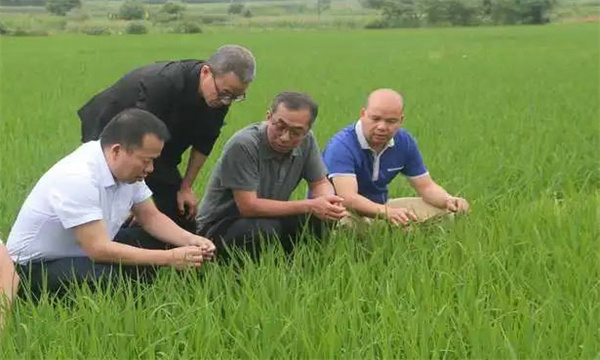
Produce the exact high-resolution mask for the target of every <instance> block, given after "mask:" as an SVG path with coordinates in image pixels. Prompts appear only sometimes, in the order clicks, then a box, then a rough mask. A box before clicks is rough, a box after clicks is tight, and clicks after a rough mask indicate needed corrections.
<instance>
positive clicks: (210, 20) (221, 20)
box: [202, 15, 228, 25]
mask: <svg viewBox="0 0 600 360" xmlns="http://www.w3.org/2000/svg"><path fill="white" fill-rule="evenodd" d="M227 21H228V19H227V16H225V15H204V16H202V23H203V24H206V25H209V24H225V23H227Z"/></svg>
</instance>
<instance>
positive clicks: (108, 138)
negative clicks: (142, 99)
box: [100, 108, 170, 149]
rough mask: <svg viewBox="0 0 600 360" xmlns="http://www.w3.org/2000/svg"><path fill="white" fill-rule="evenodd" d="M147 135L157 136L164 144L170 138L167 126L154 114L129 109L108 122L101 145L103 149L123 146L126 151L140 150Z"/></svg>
mask: <svg viewBox="0 0 600 360" xmlns="http://www.w3.org/2000/svg"><path fill="white" fill-rule="evenodd" d="M146 134H153V135H156V137H157V138H158V139H159V140H161V141H163V142H167V141H168V140H169V138H170V135H169V130H168V129H167V126H166V125H165V123H164V122H162V121H161V120H160V119H159V118H157V117H156V116H155V115H154V114H152V113H151V112H149V111H146V110H142V109H137V108H129V109H125V110H123V111H121V112H120V113H118V114H117V115H115V117H114V118H112V119H111V120H110V121H109V122H108V124H107V125H106V127H105V128H104V130H102V133H100V144H101V145H102V147H103V148H105V147H107V146H110V145H114V144H121V145H123V146H124V147H125V148H126V149H133V148H139V147H141V146H142V142H143V141H144V136H145V135H146Z"/></svg>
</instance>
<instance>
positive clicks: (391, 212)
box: [383, 207, 419, 226]
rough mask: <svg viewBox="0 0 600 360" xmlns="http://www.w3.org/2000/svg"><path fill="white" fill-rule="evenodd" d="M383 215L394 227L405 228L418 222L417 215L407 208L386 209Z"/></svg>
mask: <svg viewBox="0 0 600 360" xmlns="http://www.w3.org/2000/svg"><path fill="white" fill-rule="evenodd" d="M383 215H385V217H386V218H387V220H388V221H389V222H391V223H392V224H394V225H402V226H407V225H408V224H410V223H411V222H417V221H419V218H417V215H415V213H414V212H413V211H412V210H410V209H407V208H392V207H386V208H385V213H384V214H383Z"/></svg>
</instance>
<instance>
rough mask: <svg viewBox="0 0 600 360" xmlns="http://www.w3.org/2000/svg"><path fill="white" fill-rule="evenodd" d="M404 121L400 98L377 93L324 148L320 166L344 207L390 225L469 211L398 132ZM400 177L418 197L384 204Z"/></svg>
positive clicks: (407, 137)
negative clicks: (440, 184) (355, 117)
mask: <svg viewBox="0 0 600 360" xmlns="http://www.w3.org/2000/svg"><path fill="white" fill-rule="evenodd" d="M403 122H404V101H403V99H402V96H401V95H400V94H399V93H397V92H396V91H394V90H390V89H379V90H376V91H374V92H372V93H371V94H370V95H369V98H368V99H367V103H366V105H365V107H364V108H362V109H361V111H360V119H359V120H358V121H357V122H356V123H354V124H352V125H350V126H348V127H346V128H345V129H343V130H342V131H340V132H338V133H337V134H335V135H334V136H333V138H332V139H331V140H330V142H329V143H328V144H327V146H326V147H325V150H324V152H323V161H324V163H325V165H326V166H327V169H328V171H329V175H328V176H329V178H330V179H331V181H332V182H333V185H334V186H335V190H336V192H337V194H338V195H339V196H341V197H343V198H344V206H346V207H347V208H348V209H349V210H350V209H351V210H353V211H354V212H355V213H358V214H360V215H362V216H364V217H366V218H375V217H381V218H384V219H387V220H388V221H389V222H390V223H392V224H394V225H408V224H409V223H411V222H422V221H426V220H429V219H432V218H435V217H440V216H444V215H447V214H451V213H457V212H458V213H460V212H466V211H468V209H469V203H468V202H467V201H466V200H465V199H463V198H460V197H455V196H451V195H450V194H448V193H447V192H446V190H444V189H443V188H442V187H441V186H439V185H438V184H436V183H435V182H434V181H433V179H432V178H431V176H430V175H429V172H428V171H427V168H426V167H425V165H424V163H423V160H422V158H421V154H420V152H419V149H418V147H417V143H416V142H415V140H414V138H413V137H412V136H411V135H410V134H409V133H408V132H407V131H406V130H404V129H402V128H401V125H402V124H403ZM398 174H402V175H404V176H405V177H406V178H407V179H408V182H409V183H410V184H411V186H412V187H413V188H414V189H415V191H416V192H417V194H418V195H419V196H418V197H410V198H397V199H391V200H389V199H388V184H389V183H390V182H391V181H392V180H393V179H394V178H395V177H396V176H397V175H398Z"/></svg>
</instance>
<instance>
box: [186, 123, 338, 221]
mask: <svg viewBox="0 0 600 360" xmlns="http://www.w3.org/2000/svg"><path fill="white" fill-rule="evenodd" d="M326 174H327V172H326V170H325V166H324V165H323V163H322V161H321V155H320V153H319V147H318V145H317V140H316V139H315V136H314V135H313V133H312V131H311V132H309V133H308V135H307V136H306V137H305V138H304V140H303V141H302V143H301V144H300V146H298V147H297V148H295V149H294V150H293V151H292V152H291V153H289V154H286V155H284V154H280V153H277V152H275V151H273V150H272V149H271V147H270V146H269V143H268V140H267V125H266V123H264V122H262V123H257V124H252V125H249V126H247V127H245V128H244V129H242V130H240V131H238V132H237V133H235V134H234V135H233V136H232V137H231V138H230V139H229V141H227V143H226V144H225V147H224V148H223V154H222V155H221V158H220V159H219V160H218V161H217V164H216V165H215V167H214V169H213V171H212V175H211V178H210V182H209V185H208V188H207V189H206V192H205V193H204V197H203V198H202V202H201V203H200V205H199V209H198V216H197V217H196V222H197V223H198V225H203V224H206V223H212V222H215V221H217V220H221V219H223V218H225V217H230V216H239V215H240V213H239V211H238V208H237V205H236V204H235V200H234V199H233V190H245V191H256V193H257V196H258V197H259V198H261V199H270V200H281V201H287V200H289V199H290V196H291V194H292V192H293V191H294V189H295V188H296V186H298V183H300V180H301V179H305V180H306V181H308V182H314V181H317V180H320V179H322V178H324V177H325V175H326Z"/></svg>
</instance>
